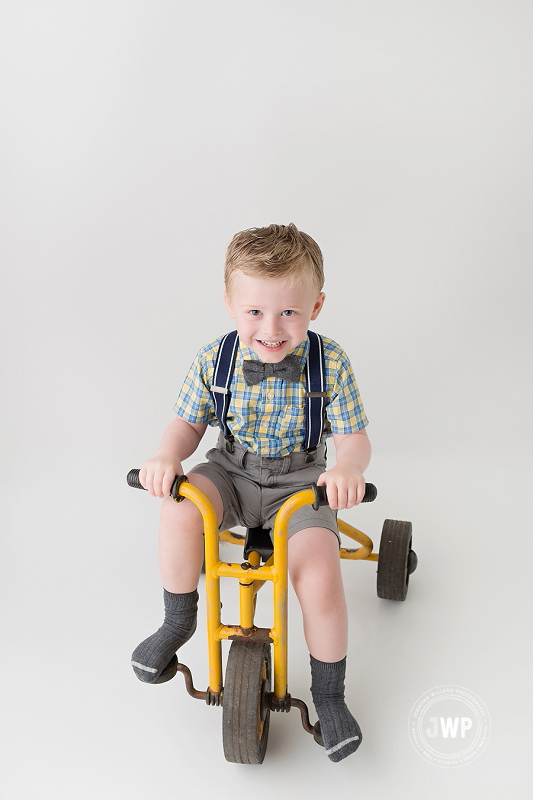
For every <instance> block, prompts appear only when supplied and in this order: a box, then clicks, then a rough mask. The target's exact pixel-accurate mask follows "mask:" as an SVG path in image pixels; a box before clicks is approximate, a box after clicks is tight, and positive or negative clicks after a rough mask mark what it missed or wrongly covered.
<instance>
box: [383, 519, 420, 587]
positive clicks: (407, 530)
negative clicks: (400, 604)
mask: <svg viewBox="0 0 533 800" xmlns="http://www.w3.org/2000/svg"><path fill="white" fill-rule="evenodd" d="M412 528H413V526H412V525H411V523H410V522H403V521H402V520H398V519H386V520H385V522H384V523H383V530H382V532H381V542H380V545H379V553H378V597H381V598H383V599H384V600H405V598H406V597H407V590H408V588H409V573H408V571H407V560H408V558H409V551H410V549H411V542H412V538H413V537H412Z"/></svg>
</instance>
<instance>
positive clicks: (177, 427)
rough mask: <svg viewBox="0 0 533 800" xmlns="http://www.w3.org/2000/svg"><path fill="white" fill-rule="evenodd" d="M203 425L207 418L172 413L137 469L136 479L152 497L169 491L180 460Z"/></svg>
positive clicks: (188, 453)
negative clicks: (151, 452) (156, 443)
mask: <svg viewBox="0 0 533 800" xmlns="http://www.w3.org/2000/svg"><path fill="white" fill-rule="evenodd" d="M206 428H207V422H204V423H202V424H200V425H199V424H196V423H192V422H186V420H184V419H183V418H182V417H178V416H176V417H175V418H174V419H173V420H172V422H171V423H170V425H169V426H168V428H167V429H166V430H165V432H164V433H163V436H162V437H161V441H160V442H159V446H158V448H157V450H156V453H155V455H154V457H153V458H151V459H149V460H148V461H147V462H146V463H145V464H144V466H143V467H142V469H141V471H140V472H139V480H140V482H141V483H142V485H143V486H144V488H145V489H147V490H148V491H149V492H150V494H151V495H153V497H165V496H166V495H168V494H170V489H171V487H172V482H173V480H174V478H175V477H176V475H181V474H182V473H183V469H182V466H181V462H182V461H185V459H186V458H189V456H192V454H193V453H194V451H195V450H196V448H197V447H198V445H199V444H200V441H201V439H202V437H203V435H204V433H205V430H206Z"/></svg>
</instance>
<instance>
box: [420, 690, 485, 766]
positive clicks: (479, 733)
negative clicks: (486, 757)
mask: <svg viewBox="0 0 533 800" xmlns="http://www.w3.org/2000/svg"><path fill="white" fill-rule="evenodd" d="M489 736H490V717H489V714H488V711H487V709H486V708H485V705H484V704H483V703H482V701H481V700H480V698H479V697H478V696H477V695H476V694H474V692H471V691H470V690H469V689H465V688H464V687H463V686H436V687H435V688H434V689H430V690H429V692H425V693H424V694H423V695H422V696H421V697H419V698H418V700H417V701H416V703H415V704H414V706H413V708H412V709H411V713H410V715H409V738H410V739H411V743H412V745H413V747H414V748H415V750H416V751H417V752H418V754H419V755H420V756H422V758H424V759H425V760H426V761H429V762H431V763H432V764H435V765H436V766H439V767H462V766H464V765H465V764H468V763H469V762H470V761H473V760H474V758H477V757H478V755H479V754H480V753H481V752H482V750H483V749H484V748H485V747H486V746H487V743H488V741H489Z"/></svg>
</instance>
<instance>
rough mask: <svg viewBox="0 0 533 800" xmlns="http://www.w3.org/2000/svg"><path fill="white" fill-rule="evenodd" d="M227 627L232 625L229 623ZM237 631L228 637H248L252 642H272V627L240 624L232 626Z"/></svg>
mask: <svg viewBox="0 0 533 800" xmlns="http://www.w3.org/2000/svg"><path fill="white" fill-rule="evenodd" d="M227 627H230V626H229V625H228V626H227ZM232 627H233V628H234V630H235V633H234V634H232V635H231V636H228V637H227V638H228V639H246V640H247V641H252V642H267V643H270V642H272V639H271V637H270V628H256V626H255V625H254V626H253V628H241V627H240V625H235V626H232Z"/></svg>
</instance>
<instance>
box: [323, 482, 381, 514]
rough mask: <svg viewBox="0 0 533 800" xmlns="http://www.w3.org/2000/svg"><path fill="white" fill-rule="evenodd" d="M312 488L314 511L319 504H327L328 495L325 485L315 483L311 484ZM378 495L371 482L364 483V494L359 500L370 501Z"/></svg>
mask: <svg viewBox="0 0 533 800" xmlns="http://www.w3.org/2000/svg"><path fill="white" fill-rule="evenodd" d="M312 488H313V489H314V492H315V498H316V499H315V502H314V503H313V508H314V509H315V511H318V507H319V506H327V505H328V495H327V491H326V487H325V486H317V485H316V484H315V483H314V484H313V485H312ZM377 496H378V490H377V489H376V487H375V486H374V484H373V483H367V484H365V494H364V497H363V499H362V500H361V502H362V503H371V502H372V500H375V499H376V497H377Z"/></svg>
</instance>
